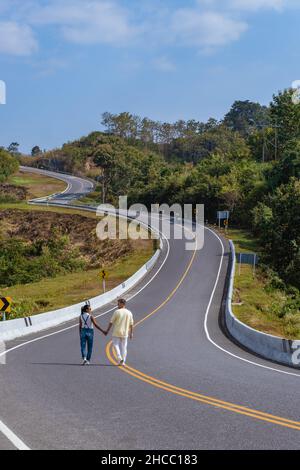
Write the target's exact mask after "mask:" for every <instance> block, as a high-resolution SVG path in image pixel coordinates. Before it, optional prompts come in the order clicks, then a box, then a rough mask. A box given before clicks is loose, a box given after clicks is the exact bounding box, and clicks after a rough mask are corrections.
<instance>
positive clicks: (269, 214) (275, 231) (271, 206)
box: [253, 178, 300, 288]
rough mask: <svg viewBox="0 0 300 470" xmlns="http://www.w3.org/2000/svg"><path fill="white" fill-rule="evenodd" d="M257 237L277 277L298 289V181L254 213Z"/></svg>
mask: <svg viewBox="0 0 300 470" xmlns="http://www.w3.org/2000/svg"><path fill="white" fill-rule="evenodd" d="M253 220H254V227H255V230H256V233H257V234H258V235H259V237H260V239H261V243H262V246H264V251H265V253H266V256H267V261H268V262H269V263H271V264H272V266H273V267H274V268H275V270H276V271H277V272H278V273H279V274H280V276H281V277H282V278H283V279H285V280H286V281H287V282H288V283H291V284H293V285H294V286H296V287H297V288H300V263H299V255H300V181H299V180H298V179H297V178H291V179H290V182H289V183H288V184H285V185H282V186H280V187H279V188H277V189H276V191H275V192H274V194H272V195H269V196H268V197H267V198H266V199H265V201H264V202H263V203H260V204H258V206H257V208H255V209H254V210H253Z"/></svg>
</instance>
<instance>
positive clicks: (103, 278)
mask: <svg viewBox="0 0 300 470" xmlns="http://www.w3.org/2000/svg"><path fill="white" fill-rule="evenodd" d="M100 278H101V279H102V286H103V292H104V294H105V292H106V279H107V272H106V271H105V269H102V271H101V272H100Z"/></svg>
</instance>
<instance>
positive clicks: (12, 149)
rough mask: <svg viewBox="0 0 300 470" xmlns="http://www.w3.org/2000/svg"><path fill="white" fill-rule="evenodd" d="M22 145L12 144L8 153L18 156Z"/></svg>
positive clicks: (8, 148)
mask: <svg viewBox="0 0 300 470" xmlns="http://www.w3.org/2000/svg"><path fill="white" fill-rule="evenodd" d="M19 147H20V144H18V142H12V143H11V144H10V145H9V146H8V147H7V151H8V152H9V153H11V154H18V153H19Z"/></svg>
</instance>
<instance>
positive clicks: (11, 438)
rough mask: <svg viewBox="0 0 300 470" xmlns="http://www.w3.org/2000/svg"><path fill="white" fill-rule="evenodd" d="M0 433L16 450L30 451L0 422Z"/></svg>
mask: <svg viewBox="0 0 300 470" xmlns="http://www.w3.org/2000/svg"><path fill="white" fill-rule="evenodd" d="M0 432H2V434H4V436H5V437H6V438H7V439H8V440H9V441H10V442H11V443H12V444H13V445H14V446H15V447H16V448H17V449H18V450H30V448H29V447H28V446H27V445H26V444H25V443H24V442H23V441H21V439H20V438H19V437H18V436H17V435H16V434H15V433H14V432H13V431H12V430H11V429H9V428H8V427H7V426H6V424H4V423H3V422H2V421H1V420H0Z"/></svg>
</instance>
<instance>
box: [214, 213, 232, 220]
mask: <svg viewBox="0 0 300 470" xmlns="http://www.w3.org/2000/svg"><path fill="white" fill-rule="evenodd" d="M229 215H230V212H229V211H218V212H217V219H218V220H224V219H226V220H228V219H229Z"/></svg>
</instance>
